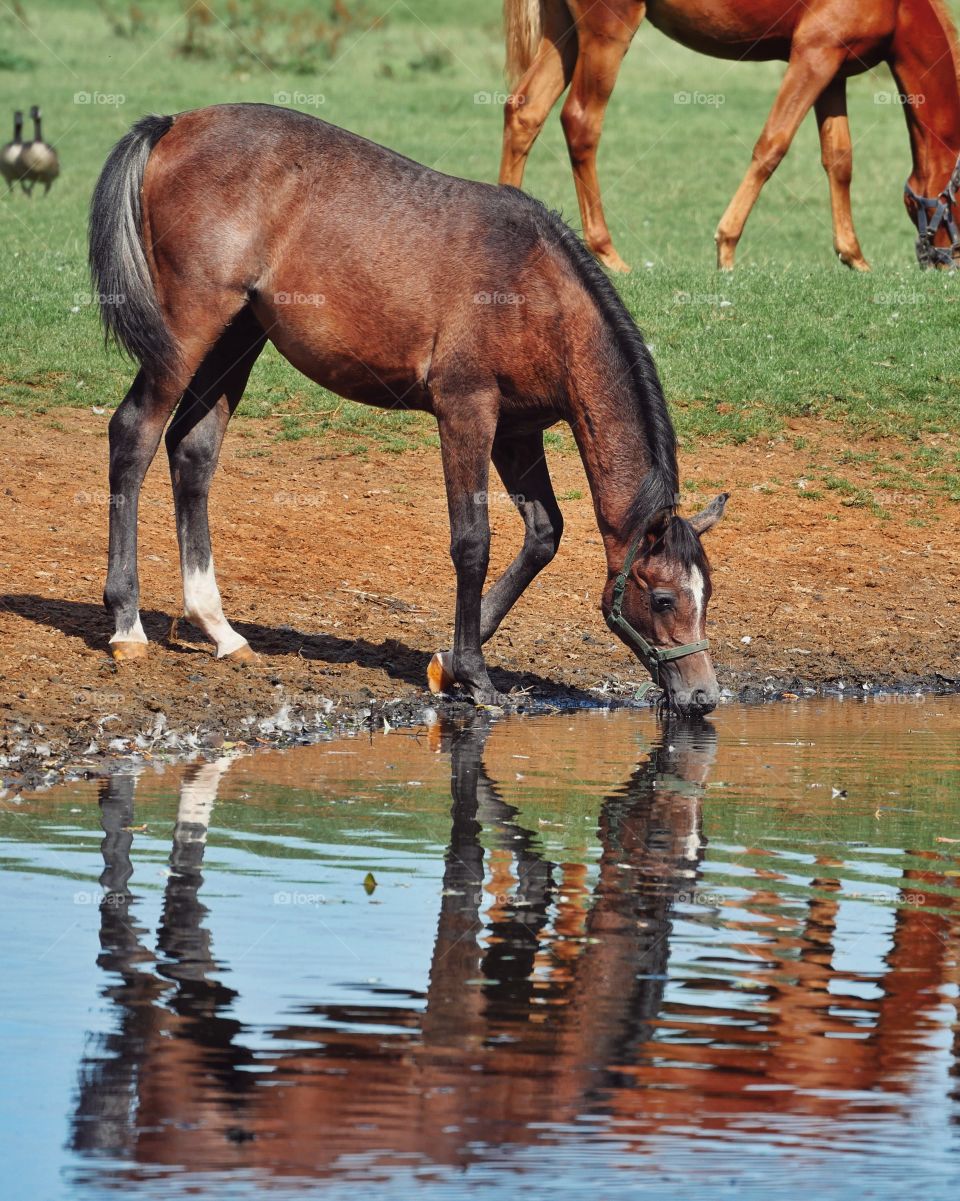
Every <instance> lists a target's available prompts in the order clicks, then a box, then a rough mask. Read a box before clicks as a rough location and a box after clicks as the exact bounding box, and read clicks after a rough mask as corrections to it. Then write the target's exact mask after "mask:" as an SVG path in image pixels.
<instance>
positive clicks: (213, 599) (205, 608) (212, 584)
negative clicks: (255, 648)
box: [183, 560, 247, 659]
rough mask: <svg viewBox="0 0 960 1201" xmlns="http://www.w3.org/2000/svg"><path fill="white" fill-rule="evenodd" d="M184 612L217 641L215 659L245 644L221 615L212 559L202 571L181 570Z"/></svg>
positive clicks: (209, 636) (244, 639)
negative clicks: (182, 571)
mask: <svg viewBox="0 0 960 1201" xmlns="http://www.w3.org/2000/svg"><path fill="white" fill-rule="evenodd" d="M183 612H184V615H185V616H186V618H187V620H188V621H192V622H193V623H194V625H197V626H199V627H200V629H201V630H203V632H204V633H205V634H206V636H207V637H208V638H209V639H210V640H211V641H213V642H215V643H216V644H217V658H218V659H222V658H223V657H224V655H229V654H231V653H232V652H233V651H235V650H238V649H239V648H240V647H241V646H246V644H247V640H246V638H244V637H243V636H242V635H241V634H238V633H237V631H236V630H235V629H234V628H233V626H231V624H230V623H229V622H228V621H227V619H226V618H225V617H224V615H223V604H222V603H221V600H220V589H219V588H218V587H217V578H216V576H215V575H214V573H213V560H211V561H210V562H209V563H208V564H207V566H206V567H205V568H204V569H203V570H200V571H197V570H188V571H185V572H184V573H183Z"/></svg>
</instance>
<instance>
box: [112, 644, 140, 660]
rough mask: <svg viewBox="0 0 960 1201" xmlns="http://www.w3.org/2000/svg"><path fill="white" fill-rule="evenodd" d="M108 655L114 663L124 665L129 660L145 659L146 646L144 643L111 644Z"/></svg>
mask: <svg viewBox="0 0 960 1201" xmlns="http://www.w3.org/2000/svg"><path fill="white" fill-rule="evenodd" d="M110 654H111V655H112V656H113V658H114V662H116V663H126V662H128V661H129V660H130V659H146V657H147V644H146V643H145V642H111V643H110Z"/></svg>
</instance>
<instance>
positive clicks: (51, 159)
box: [20, 104, 60, 196]
mask: <svg viewBox="0 0 960 1201" xmlns="http://www.w3.org/2000/svg"><path fill="white" fill-rule="evenodd" d="M30 116H31V117H33V141H32V142H27V143H26V145H25V146H24V147H23V150H21V152H20V186H21V188H23V190H24V191H25V192H26V193H27V195H28V196H29V195H30V194H31V193H32V191H33V185H34V184H35V183H42V184H43V194H44V196H46V194H47V193H48V192H49V191H50V185H51V184H52V183H53V181H54V180H55V179H56V178H57V176H58V175H59V174H60V160H59V159H58V158H57V152H56V150H54V148H53V147H52V146H48V145H47V143H46V142H45V141H44V140H43V137H42V135H41V133H40V109H39V107H38V106H37V105H36V104H35V105H34V106H33V107H32V108H31V109H30ZM28 183H29V185H30V186H29V187H27V184H28Z"/></svg>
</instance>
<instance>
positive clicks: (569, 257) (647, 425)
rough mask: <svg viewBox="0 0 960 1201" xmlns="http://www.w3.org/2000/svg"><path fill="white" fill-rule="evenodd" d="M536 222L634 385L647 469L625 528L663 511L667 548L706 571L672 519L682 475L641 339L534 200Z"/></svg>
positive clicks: (637, 528)
mask: <svg viewBox="0 0 960 1201" xmlns="http://www.w3.org/2000/svg"><path fill="white" fill-rule="evenodd" d="M532 205H533V208H534V212H535V223H536V225H537V229H538V232H539V233H540V236H541V238H542V239H543V241H544V242H546V243H548V244H550V245H554V246H557V247H559V248H560V250H561V252H562V253H563V255H564V258H565V259H566V261H567V262H568V263H569V265H570V266H571V267H572V269H573V271H574V274H575V275H576V277H577V279H578V280H579V281H580V283H581V284H582V285H583V287H584V288H585V290H586V291H587V293H588V294H589V295H590V296H591V298H592V299H593V302H594V304H595V305H596V306H597V309H598V311H599V313H600V316H601V318H602V319H603V321H604V323H605V324H606V327H607V329H608V330H609V332H610V334H611V336H612V338H613V341H614V344H615V345H616V347H617V350H618V351H619V354H620V357H621V359H622V360H623V371H624V374H627V375H629V377H630V380H631V382H632V384H633V388H632V394H633V401H634V404H635V406H636V413H637V416H638V417H639V419H640V425H641V428H642V429H643V432H644V435H645V437H646V442H647V450H648V454H649V470H648V471H647V473H646V474H645V475H644V477H643V479H642V480H641V481H640V484H639V486H638V488H637V491H636V493H635V494H634V497H633V499H632V500H631V502H630V505H629V507H628V510H627V526H628V528H629V529H630V530H632V531H633V532H634V534H635V535H637V534H641V533H642V532H643V531H645V530H646V529H647V528H648V527H649V526H650V525H651V523H652V522H653V521H654V520H655V519H656V518H657V517H659V516H660V515H661V514H662V513H664V512H668V513H670V514H672V515H673V520H671V521H670V522H668V524H667V527H666V533H665V535H664V539H663V541H664V545H665V548H666V550H667V551H668V552H669V553H670V554H671V555H673V556H676V557H677V558H679V559H680V561H681V562H682V563H684V564H685V565H687V566H690V565H696V566H699V567H701V568H702V567H704V566H705V564H706V559H705V556H704V553H703V548H702V547H701V545H700V539H699V538H698V537H697V535H696V533H695V532H694V530H693V528H692V526H690V524H689V523H688V522H686V521H684V520H683V519H682V518H681V517H678V516H677V515H676V507H677V504H678V502H679V495H678V494H679V491H680V477H679V470H678V467H677V438H676V434H675V433H674V429H673V423H672V422H671V420H670V413H669V411H668V409H667V402H666V399H665V398H664V395H663V388H662V387H661V385H660V377H659V376H658V375H657V368H656V366H655V364H654V362H653V358H652V356H651V354H650V351H649V350H648V349H647V344H646V343H645V342H644V340H643V335H642V334H641V333H640V330H639V329H638V328H637V324H636V322H635V321H634V320H633V318H632V317H631V316H630V313H629V312H628V311H627V307H626V305H625V304H624V303H623V301H622V300H621V299H620V295H619V293H618V292H617V290H616V288H614V286H613V284H611V282H610V280H609V279H608V278H607V276H606V274H605V273H604V271H603V268H602V267H601V266H600V264H599V263H598V262H597V260H596V259H595V258H594V257H593V255H592V254H591V253H590V251H589V250H588V249H587V248H586V246H585V245H584V243H583V242H582V240H581V239H580V238H579V237H578V236H577V235H576V233H575V232H574V231H573V230H572V229H571V228H570V226H569V225H567V223H566V222H565V221H564V220H563V218H562V217H561V216H560V215H559V214H558V213H554V212H551V211H550V210H549V209H547V208H545V207H544V206H543V205H542V204H540V203H539V202H538V201H533V202H532Z"/></svg>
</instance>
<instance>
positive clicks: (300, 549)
mask: <svg viewBox="0 0 960 1201" xmlns="http://www.w3.org/2000/svg"><path fill="white" fill-rule="evenodd" d="M108 417H109V414H108V413H106V412H103V411H101V412H97V411H95V410H74V409H58V410H57V413H56V417H55V419H54V418H52V417H51V418H49V419H44V420H47V421H48V423H47V424H44V420H40V419H38V418H37V417H36V416H31V417H30V418H29V419H27V418H18V417H16V416H11V417H10V418H9V419H8V420H7V421H5V422H4V423H3V426H2V428H0V449H2V450H3V453H4V457H5V460H6V461H7V462H11V463H16V464H17V465H18V469H17V471H16V472H15V473H12V475H11V478H10V479H9V480H8V481H7V482H6V483H5V485H4V486H3V487H2V488H0V523H2V529H3V533H4V537H3V539H2V540H0V779H2V780H3V781H4V786H5V787H6V789H7V790H9V791H21V790H24V789H26V788H32V787H36V786H38V785H43V784H49V783H52V782H55V781H56V780H58V779H63V778H65V777H66V776H68V775H70V774H74V773H76V774H83V773H87V772H89V773H93V774H99V773H100V772H103V771H107V770H109V768H110V766H111V764H113V763H114V762H115V761H116V760H117V758H118V757H120V756H123V755H129V754H132V753H137V754H140V755H141V756H144V757H145V756H147V755H150V756H153V757H156V756H164V755H170V756H178V755H184V754H188V753H197V752H201V753H209V754H216V753H217V752H218V750H219V748H221V747H223V746H224V745H225V744H229V743H234V744H237V743H241V742H242V743H246V744H252V745H258V744H259V743H261V742H262V743H265V744H267V745H274V744H284V743H286V742H293V741H296V740H297V739H298V738H307V737H309V738H313V737H327V736H330V735H334V734H338V733H350V732H353V731H357V730H362V729H366V728H368V727H369V726H371V725H374V726H376V727H377V728H382V725H383V721H384V720H386V721H388V722H389V724H390V725H391V726H407V727H409V726H416V725H417V724H420V723H422V722H423V721H424V717H423V714H424V711H425V710H429V711H431V712H436V713H438V714H440V715H444V714H447V715H451V716H455V715H457V714H458V713H461V712H463V711H464V707H463V705H462V704H460V703H457V702H447V701H441V702H438V701H437V700H436V698H434V697H432V696H430V694H429V693H428V692H427V691H426V669H427V664H428V662H429V660H430V657H431V655H432V654H433V653H434V652H435V651H438V650H443V649H446V648H447V647H449V645H450V639H451V634H452V629H451V626H452V618H453V611H454V576H453V570H452V567H451V563H450V557H449V530H448V524H447V516H446V503H445V500H444V490H443V480H442V470H441V465H440V460H439V456H438V454H437V453H436V451H434V450H431V449H430V448H427V447H425V448H424V449H422V450H411V451H406V452H404V453H402V454H387V453H381V454H373V453H371V454H370V455H369V456H368V457H360V456H356V455H346V454H343V453H340V452H338V449H337V446H336V445H334V444H331V443H328V442H323V443H321V442H314V441H302V442H295V443H290V442H284V441H276V440H271V439H270V438H269V437H268V434H269V428H270V427H269V423H267V422H263V423H256V424H255V425H253V424H251V425H249V426H242V427H240V429H239V432H238V433H237V434H235V435H234V436H233V437H232V438H229V439H228V441H227V444H226V445H225V447H224V450H223V453H222V455H221V462H220V466H219V469H218V472H217V476H216V479H215V481H214V486H213V492H212V495H211V526H212V532H213V541H214V552H215V556H216V561H217V574H218V578H219V582H220V590H221V593H222V595H223V603H224V609H225V612H226V614H227V616H228V618H229V619H230V621H231V622H232V623H233V624H234V626H235V627H236V628H237V630H238V631H239V632H240V633H241V634H243V635H244V637H246V638H247V639H248V641H249V643H250V645H251V646H252V647H253V649H254V650H255V651H257V653H258V654H259V655H260V661H259V662H258V663H256V664H249V665H240V664H236V663H231V662H229V661H226V660H224V661H217V660H216V659H215V658H214V656H213V653H212V648H211V646H210V645H209V644H208V643H206V642H205V641H203V640H202V639H201V637H200V636H199V635H198V633H197V631H195V630H194V629H192V627H191V626H190V625H189V623H187V622H185V621H183V620H181V621H180V622H179V624H178V627H177V628H176V630H172V629H171V621H172V619H175V618H177V617H179V615H180V614H181V613H182V607H181V606H182V600H181V581H180V577H179V569H178V551H177V544H176V534H175V528H174V521H173V505H172V497H171V493H170V484H169V478H168V475H167V472H166V465H165V464H164V463H161V462H160V461H159V458H158V461H157V462H155V463H154V465H153V467H152V468H151V470H150V472H149V474H148V476H147V481H146V485H145V489H144V496H143V499H142V502H141V508H140V538H139V566H140V585H141V606H142V609H141V612H142V617H143V625H144V629H145V631H146V634H147V637H148V639H149V641H150V651H149V655H148V657H147V658H146V659H144V660H141V661H137V662H135V663H126V664H116V663H114V662H113V661H112V660H111V658H110V657H109V655H108V653H107V643H108V639H109V638H110V634H111V632H112V630H111V627H110V623H109V621H108V618H107V615H106V613H105V612H104V609H103V604H102V601H101V592H102V588H103V571H104V566H105V560H106V533H107V518H108V509H109V505H108V502H109V497H108V496H107V495H106V492H105V486H104V485H105V471H106V423H107V420H108ZM866 441H869V440H866ZM801 443H802V447H801V446H800V444H801ZM848 445H849V438H848V436H847V435H846V434H845V433H844V432H843V431H842V430H840V429H838V428H832V427H829V426H828V425H826V424H825V423H824V422H822V421H814V420H810V421H809V422H806V421H802V422H797V421H794V422H793V423H792V424H791V427H790V431H789V437H784V438H783V439H780V440H774V441H769V442H766V441H764V442H756V443H751V444H746V445H744V446H730V445H716V446H713V445H706V444H705V445H700V446H697V447H696V448H694V449H693V450H692V451H691V453H690V454H689V455H684V456H683V457H682V461H681V478H682V480H683V503H682V511H684V512H691V511H694V510H696V509H699V508H701V507H702V506H703V504H705V503H706V502H707V501H708V500H709V499H710V498H711V497H712V496H714V495H716V493H717V492H718V491H720V490H724V491H729V492H731V493H732V496H731V500H730V502H729V504H728V506H727V513H726V515H725V517H724V519H723V520H722V521H721V522H720V523H719V524H718V526H717V527H716V529H715V530H713V531H711V533H710V534H709V535H708V536H707V538H706V540H705V545H706V548H707V550H708V552H709V555H710V558H711V561H712V565H713V567H712V577H713V589H714V592H713V598H712V600H711V603H710V609H709V614H708V630H707V632H708V635H709V637H710V640H711V653H712V655H713V659H714V663H715V665H716V668H717V675H718V679H719V681H720V685H721V687H722V688H723V689H725V696H726V698H727V700H729V701H742V702H747V703H757V702H763V701H767V700H775V699H778V698H784V697H785V698H787V699H788V700H789V699H790V698H792V697H806V696H815V695H824V694H827V695H829V694H841V695H844V696H870V697H877V696H886V695H889V696H891V697H897V696H900V697H907V698H908V697H909V695H910V694H912V693H916V692H917V691H922V692H950V691H957V690H958V689H960V506H958V504H957V503H956V502H954V501H951V500H950V499H948V498H947V497H945V496H944V495H942V494H933V493H930V494H925V493H918V494H917V495H916V496H913V495H911V496H910V497H906V498H905V500H904V503H903V504H902V505H899V506H896V507H892V508H891V509H890V510H889V512H886V513H884V514H883V515H880V514H879V513H878V512H874V511H872V510H871V509H870V508H865V507H856V506H853V505H850V504H847V503H846V500H848V499H849V497H847V496H846V494H844V493H841V492H829V493H823V494H819V493H818V494H816V495H811V494H809V492H805V491H804V490H803V488H802V487H801V485H803V484H804V482H805V480H806V479H807V478H809V477H810V472H811V470H812V467H813V466H814V465H815V464H816V463H820V464H831V463H837V462H839V461H841V460H842V459H843V457H844V451H845V448H846V447H848ZM876 447H878V448H879V449H878V452H877V453H878V454H879V453H880V452H882V454H883V455H884V456H887V457H890V456H895V455H899V454H901V452H903V454H906V453H907V449H909V448H907V449H905V444H902V443H889V442H885V443H879V442H878V443H876ZM161 457H162V456H161ZM549 459H550V470H551V474H552V476H553V480H554V485H555V488H556V491H557V495H558V498H559V501H560V505H561V508H562V510H563V512H564V517H565V521H566V529H565V533H564V538H563V542H562V544H561V547H560V552H559V554H558V555H557V557H556V559H555V560H554V561H553V562H552V563H551V564H550V565H549V567H547V568H546V569H545V570H544V571H543V572H542V573H541V575H540V576H538V578H537V579H536V580H535V581H534V583H533V584H532V585H531V587H530V588H529V589H528V590H527V592H526V594H525V595H524V596H523V597H522V598H521V600H520V601H519V603H518V604H517V606H516V607H515V609H514V610H513V611H512V612H511V613H510V614H508V616H507V618H506V620H505V621H504V623H503V625H502V626H501V628H500V630H498V632H497V634H496V636H495V637H494V638H493V639H492V640H491V642H490V643H489V645H488V647H487V661H488V664H489V667H490V672H491V678H492V679H493V682H494V684H495V685H496V687H497V688H498V689H499V690H500V691H501V692H503V693H511V692H513V693H514V695H515V697H516V698H517V703H518V704H519V705H521V706H524V707H526V708H528V709H531V710H532V709H533V708H534V707H538V706H543V705H547V706H556V707H571V706H579V705H587V704H589V705H609V704H617V705H619V704H625V703H630V698H631V697H633V696H634V695H635V693H636V689H637V687H638V686H639V685H640V684H641V683H642V682H643V681H644V680H645V679H646V673H645V672H644V670H643V669H642V667H641V666H640V664H639V663H638V662H637V661H636V659H635V658H634V657H633V656H632V655H631V654H630V653H629V651H628V650H627V649H626V648H625V647H624V646H622V645H621V644H620V643H619V642H618V641H617V640H616V639H615V638H614V637H613V636H612V635H611V633H610V631H609V630H608V629H607V627H606V625H605V624H604V621H603V617H602V615H601V613H600V607H599V597H600V590H601V588H602V585H603V581H604V579H605V576H606V566H605V562H604V558H603V547H602V544H601V541H600V538H599V535H598V532H597V525H596V517H595V514H594V512H593V506H592V503H591V500H590V495H589V491H588V489H587V487H586V481H585V479H584V475H583V469H582V467H581V464H580V461H579V459H578V458H577V456H576V455H574V454H567V453H563V452H562V451H558V452H556V453H551V455H550V456H549ZM895 461H899V460H895ZM845 471H846V472H847V474H848V476H849V478H850V480H851V481H853V483H855V484H857V485H858V486H862V487H863V488H868V487H869V485H870V477H869V476H868V474H867V473H868V471H869V466H868V465H861V466H857V465H855V464H851V465H850V466H848V467H846V468H845ZM857 472H860V473H861V475H862V478H861V476H860V475H857ZM491 498H492V500H491V506H490V517H491V526H492V531H493V542H492V547H491V564H490V576H491V578H493V577H495V576H496V575H498V574H499V573H500V572H501V571H503V569H504V568H505V567H506V565H507V564H508V563H509V562H510V560H511V559H512V557H513V555H514V554H515V553H516V551H517V549H518V548H519V545H520V542H521V539H522V525H521V523H520V522H519V520H518V519H517V515H516V512H515V511H514V509H513V507H512V506H511V505H509V504H507V503H505V502H504V501H503V498H502V497H499V498H498V494H496V493H491ZM907 500H909V501H910V502H911V503H906V502H907ZM501 502H503V503H501ZM914 502H915V503H914ZM841 685H842V687H841ZM648 703H649V702H648ZM278 715H280V716H279V718H278Z"/></svg>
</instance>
